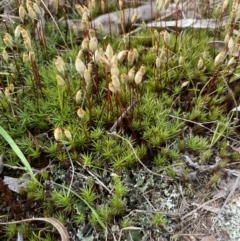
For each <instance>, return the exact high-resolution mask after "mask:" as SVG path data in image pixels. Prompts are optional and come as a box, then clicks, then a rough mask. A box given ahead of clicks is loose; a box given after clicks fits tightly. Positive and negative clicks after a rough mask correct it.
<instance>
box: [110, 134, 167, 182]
mask: <svg viewBox="0 0 240 241" xmlns="http://www.w3.org/2000/svg"><path fill="white" fill-rule="evenodd" d="M107 134H108V135H113V136H117V137H118V138H120V139H122V140H124V141H126V142H127V143H128V144H129V146H130V147H131V149H132V151H133V154H134V156H135V157H136V159H137V160H138V162H139V163H140V164H141V165H142V166H143V168H144V169H145V170H147V171H148V172H149V173H150V174H153V175H154V176H158V177H163V175H161V174H157V173H156V172H153V171H151V170H150V169H148V168H147V167H146V166H145V165H144V164H143V162H142V161H141V160H140V158H139V157H138V155H137V153H136V151H135V149H134V147H133V146H132V144H131V142H130V141H129V140H127V139H126V138H124V137H122V136H120V135H118V134H117V133H114V132H109V131H107ZM164 178H165V179H166V178H167V177H164Z"/></svg>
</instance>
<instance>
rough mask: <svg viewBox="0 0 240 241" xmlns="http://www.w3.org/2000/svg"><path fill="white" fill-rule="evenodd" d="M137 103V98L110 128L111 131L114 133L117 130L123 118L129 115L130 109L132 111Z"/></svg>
mask: <svg viewBox="0 0 240 241" xmlns="http://www.w3.org/2000/svg"><path fill="white" fill-rule="evenodd" d="M136 104H137V100H134V101H133V102H132V103H131V105H130V106H128V108H127V109H126V110H125V111H124V112H123V113H122V114H121V115H120V117H118V119H117V121H116V122H115V123H114V125H113V126H112V127H111V128H110V129H109V132H110V133H112V132H113V131H115V130H116V127H117V126H118V125H119V124H120V123H121V121H122V119H123V118H124V117H125V116H126V115H127V113H128V111H130V110H131V109H132V108H133V106H134V105H136Z"/></svg>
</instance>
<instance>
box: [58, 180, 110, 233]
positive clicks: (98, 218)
mask: <svg viewBox="0 0 240 241" xmlns="http://www.w3.org/2000/svg"><path fill="white" fill-rule="evenodd" d="M54 184H55V185H56V186H59V187H62V188H64V189H67V190H68V187H65V186H63V185H61V184H58V183H54ZM70 192H71V193H72V194H73V195H75V196H76V197H78V198H79V199H80V200H82V201H83V202H84V203H85V204H86V205H87V206H88V207H89V209H90V210H91V211H92V213H93V215H94V216H95V218H96V219H97V221H98V223H99V224H100V226H101V227H102V228H103V229H104V230H106V226H105V224H104V223H103V221H102V220H101V218H100V217H99V215H98V213H97V212H96V210H95V209H94V208H93V207H92V206H91V205H90V204H89V203H88V202H86V200H84V199H83V198H81V197H80V196H79V195H78V194H77V193H76V192H74V191H73V190H70Z"/></svg>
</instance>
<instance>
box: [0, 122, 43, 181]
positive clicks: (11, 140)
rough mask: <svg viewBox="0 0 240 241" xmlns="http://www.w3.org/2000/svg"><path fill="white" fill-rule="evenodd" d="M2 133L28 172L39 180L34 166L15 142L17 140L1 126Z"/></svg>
mask: <svg viewBox="0 0 240 241" xmlns="http://www.w3.org/2000/svg"><path fill="white" fill-rule="evenodd" d="M0 134H1V135H2V137H3V138H4V139H5V141H7V142H8V144H9V145H10V146H11V148H12V149H13V151H14V152H15V153H16V155H17V156H18V157H19V158H20V160H21V162H22V164H23V165H24V167H25V168H26V171H27V172H28V174H29V175H30V176H31V177H32V178H33V179H34V180H35V181H37V179H36V178H35V176H34V174H33V171H32V168H31V166H30V165H29V163H28V160H27V159H26V157H25V156H24V155H23V153H22V151H21V150H20V149H19V147H18V146H17V144H16V143H15V141H14V140H13V139H12V137H11V136H10V135H9V134H8V133H7V132H6V131H5V129H4V128H3V127H2V126H0ZM37 182H38V181H37Z"/></svg>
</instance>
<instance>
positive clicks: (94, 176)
mask: <svg viewBox="0 0 240 241" xmlns="http://www.w3.org/2000/svg"><path fill="white" fill-rule="evenodd" d="M77 164H78V165H79V166H81V167H82V168H83V169H84V170H85V171H87V172H88V173H89V174H90V175H91V176H92V177H93V178H95V179H96V180H97V181H98V182H99V183H100V184H101V185H102V186H103V187H104V188H105V189H106V190H107V191H108V192H109V193H110V194H112V191H111V190H110V189H109V188H107V187H106V186H105V185H104V183H103V182H102V181H101V180H99V179H98V177H97V176H96V175H94V174H93V173H92V172H91V171H89V170H88V169H87V168H85V167H84V166H83V165H82V164H81V163H79V162H77Z"/></svg>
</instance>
